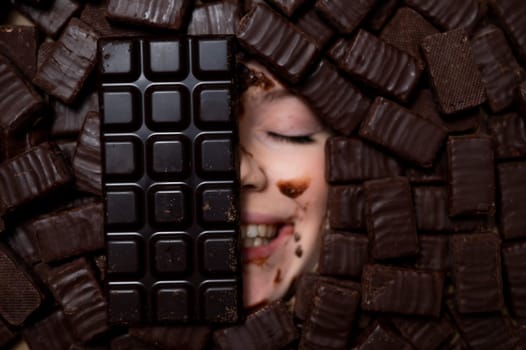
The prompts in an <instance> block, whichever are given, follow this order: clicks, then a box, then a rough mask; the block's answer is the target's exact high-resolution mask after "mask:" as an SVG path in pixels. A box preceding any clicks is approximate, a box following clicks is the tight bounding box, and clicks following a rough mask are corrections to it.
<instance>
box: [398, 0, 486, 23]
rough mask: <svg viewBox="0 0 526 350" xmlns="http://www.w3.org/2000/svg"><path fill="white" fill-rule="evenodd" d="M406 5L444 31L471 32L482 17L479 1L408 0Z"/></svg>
mask: <svg viewBox="0 0 526 350" xmlns="http://www.w3.org/2000/svg"><path fill="white" fill-rule="evenodd" d="M405 3H406V4H407V5H409V6H411V7H413V8H414V9H415V10H417V11H418V12H420V13H421V14H422V15H423V16H425V17H427V18H428V19H429V20H430V21H431V22H433V24H435V25H436V26H438V27H439V28H440V29H442V30H443V31H448V30H452V29H457V28H464V29H466V30H468V31H469V30H471V29H472V28H474V27H475V25H476V24H477V22H478V21H479V20H480V18H481V17H482V15H483V13H482V9H481V5H480V3H479V1H477V0H464V1H456V0H441V1H433V0H406V1H405Z"/></svg>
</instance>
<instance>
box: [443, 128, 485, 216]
mask: <svg viewBox="0 0 526 350" xmlns="http://www.w3.org/2000/svg"><path fill="white" fill-rule="evenodd" d="M447 152H448V164H449V187H448V188H449V215H451V216H456V215H473V214H490V215H492V214H493V213H494V211H495V169H494V165H493V142H492V139H491V138H489V137H485V136H473V135H468V136H450V137H449V139H448V143H447ZM474 154H476V155H477V157H473V155H474Z"/></svg>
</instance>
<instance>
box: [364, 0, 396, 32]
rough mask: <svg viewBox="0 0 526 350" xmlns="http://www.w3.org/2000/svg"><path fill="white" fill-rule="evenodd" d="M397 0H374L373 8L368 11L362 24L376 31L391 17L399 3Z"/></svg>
mask: <svg viewBox="0 0 526 350" xmlns="http://www.w3.org/2000/svg"><path fill="white" fill-rule="evenodd" d="M399 2H400V1H399V0H384V1H376V3H375V5H374V7H373V9H372V10H371V12H369V15H368V16H367V19H366V20H365V23H364V26H365V28H366V29H368V30H371V31H373V32H378V31H380V29H382V27H383V26H384V25H385V23H386V22H387V20H388V19H389V18H391V17H392V15H393V13H394V12H395V11H396V9H397V8H398V5H399Z"/></svg>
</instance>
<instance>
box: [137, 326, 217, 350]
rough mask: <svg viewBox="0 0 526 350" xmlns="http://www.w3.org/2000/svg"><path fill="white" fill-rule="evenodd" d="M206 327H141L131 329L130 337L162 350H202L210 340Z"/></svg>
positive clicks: (208, 330)
mask: <svg viewBox="0 0 526 350" xmlns="http://www.w3.org/2000/svg"><path fill="white" fill-rule="evenodd" d="M210 333H211V331H210V328H209V327H206V326H193V327H188V326H175V327H141V328H130V335H131V336H132V337H135V338H137V339H140V340H141V341H143V342H145V343H147V344H150V345H156V346H159V347H160V348H161V349H185V350H201V349H204V348H205V345H206V344H207V343H208V339H209V338H210Z"/></svg>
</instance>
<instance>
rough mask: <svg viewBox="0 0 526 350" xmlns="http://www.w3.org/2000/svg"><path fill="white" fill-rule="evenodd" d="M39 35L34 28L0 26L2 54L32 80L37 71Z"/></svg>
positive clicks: (0, 51)
mask: <svg viewBox="0 0 526 350" xmlns="http://www.w3.org/2000/svg"><path fill="white" fill-rule="evenodd" d="M38 34H39V33H38V29H37V28H35V27H32V26H19V25H3V26H0V53H1V54H3V55H4V56H6V57H7V58H9V59H10V60H11V62H13V64H16V66H17V67H18V68H19V69H20V70H22V72H24V74H25V75H26V77H28V78H30V79H31V78H32V77H33V75H34V74H35V72H36V70H37V47H38V39H39V38H38Z"/></svg>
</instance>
